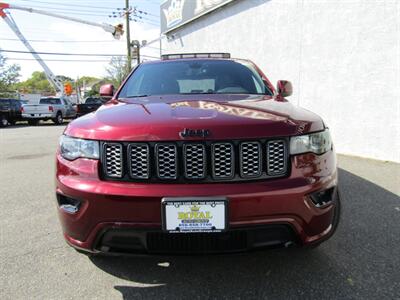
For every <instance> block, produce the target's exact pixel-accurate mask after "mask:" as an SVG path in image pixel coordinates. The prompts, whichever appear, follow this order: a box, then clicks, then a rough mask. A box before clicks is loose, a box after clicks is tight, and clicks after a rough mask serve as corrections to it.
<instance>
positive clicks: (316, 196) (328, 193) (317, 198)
mask: <svg viewBox="0 0 400 300" xmlns="http://www.w3.org/2000/svg"><path fill="white" fill-rule="evenodd" d="M334 191H335V187H332V188H329V189H327V190H323V191H318V192H315V193H312V194H311V195H310V198H311V201H312V202H313V203H314V205H315V206H316V207H323V206H326V205H328V204H330V203H331V202H332V201H333V193H334Z"/></svg>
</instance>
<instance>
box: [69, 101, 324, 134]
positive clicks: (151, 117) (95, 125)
mask: <svg viewBox="0 0 400 300" xmlns="http://www.w3.org/2000/svg"><path fill="white" fill-rule="evenodd" d="M323 128H324V125H323V122H322V120H321V118H320V117H318V116H317V115H316V114H314V113H311V112H309V111H307V110H305V109H302V108H299V107H296V106H294V105H292V104H291V103H290V102H288V101H286V100H276V99H274V98H272V97H270V96H264V95H261V96H259V95H221V94H220V95H168V96H158V97H157V96H150V97H143V98H131V99H119V100H118V101H110V102H108V103H107V104H106V105H103V106H102V107H101V108H100V109H99V110H97V111H96V112H95V113H92V114H89V115H86V116H83V117H81V118H79V119H76V120H75V121H73V122H71V123H70V124H69V125H68V127H67V128H66V131H65V134H67V135H70V136H75V137H80V138H86V139H96V140H108V141H160V140H163V141H168V140H169V141H171V140H182V138H181V137H180V132H182V131H184V130H185V129H190V130H199V129H203V130H207V132H208V133H209V136H208V137H207V139H208V140H214V139H218V140H220V139H244V138H263V137H278V136H291V135H300V134H304V133H307V132H314V131H319V130H322V129H323ZM196 139H203V138H201V137H186V138H185V140H196Z"/></svg>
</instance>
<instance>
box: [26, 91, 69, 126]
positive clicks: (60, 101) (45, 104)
mask: <svg viewBox="0 0 400 300" xmlns="http://www.w3.org/2000/svg"><path fill="white" fill-rule="evenodd" d="M75 117H76V107H75V106H74V105H73V104H72V103H71V101H69V100H68V99H66V98H63V97H46V98H41V99H40V100H39V103H38V104H26V105H23V106H22V118H24V119H26V120H28V123H29V125H37V124H38V123H39V121H40V120H44V121H47V120H52V121H53V122H54V123H55V124H57V125H58V124H62V123H63V121H64V119H72V118H75Z"/></svg>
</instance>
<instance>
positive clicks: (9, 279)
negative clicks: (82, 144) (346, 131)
mask: <svg viewBox="0 0 400 300" xmlns="http://www.w3.org/2000/svg"><path fill="white" fill-rule="evenodd" d="M64 126H65V125H64ZM64 126H55V125H51V124H44V125H41V126H37V127H28V126H14V127H9V128H5V129H3V128H0V298H1V299H79V298H80V299H238V298H242V299H300V298H301V299H314V298H319V299H377V298H379V299H400V255H399V254H400V197H399V196H400V166H399V164H394V163H389V162H379V161H374V160H369V159H361V158H356V157H349V156H340V157H339V165H340V167H341V169H340V189H341V194H342V217H341V223H340V225H339V228H338V230H337V232H336V234H335V235H334V236H333V237H332V238H331V239H330V240H329V241H327V242H326V243H324V244H322V245H321V246H320V247H319V248H317V249H314V250H304V249H297V248H294V249H280V250H268V251H262V252H254V253H245V254H236V255H213V256H178V257H98V258H90V259H89V258H88V257H86V256H84V255H80V254H78V253H77V252H76V251H74V250H73V249H71V248H70V247H69V246H67V245H66V243H65V242H64V240H63V238H62V234H61V227H60V224H59V221H58V218H57V211H56V201H55V197H54V168H55V167H54V162H55V159H54V152H55V148H56V145H57V138H58V136H59V135H60V134H61V133H62V131H63V128H64Z"/></svg>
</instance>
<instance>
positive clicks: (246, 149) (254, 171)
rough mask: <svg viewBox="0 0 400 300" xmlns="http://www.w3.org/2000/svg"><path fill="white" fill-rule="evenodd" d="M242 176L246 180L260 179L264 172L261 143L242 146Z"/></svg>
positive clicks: (249, 143)
mask: <svg viewBox="0 0 400 300" xmlns="http://www.w3.org/2000/svg"><path fill="white" fill-rule="evenodd" d="M239 151H240V175H241V176H242V177H244V178H250V177H259V176H261V172H262V163H261V160H262V150H261V144H260V143H259V142H243V143H241V144H240V150H239Z"/></svg>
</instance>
